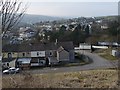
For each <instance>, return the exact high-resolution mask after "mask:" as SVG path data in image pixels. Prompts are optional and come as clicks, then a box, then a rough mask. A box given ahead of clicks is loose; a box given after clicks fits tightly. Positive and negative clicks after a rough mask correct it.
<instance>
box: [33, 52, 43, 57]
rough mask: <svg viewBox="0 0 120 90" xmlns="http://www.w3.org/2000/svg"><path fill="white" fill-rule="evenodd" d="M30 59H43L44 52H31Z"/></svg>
mask: <svg viewBox="0 0 120 90" xmlns="http://www.w3.org/2000/svg"><path fill="white" fill-rule="evenodd" d="M31 57H45V51H32V52H31Z"/></svg>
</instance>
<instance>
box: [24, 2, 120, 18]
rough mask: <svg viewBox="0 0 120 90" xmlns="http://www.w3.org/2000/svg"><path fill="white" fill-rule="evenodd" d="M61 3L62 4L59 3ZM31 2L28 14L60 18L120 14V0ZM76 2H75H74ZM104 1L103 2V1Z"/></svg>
mask: <svg viewBox="0 0 120 90" xmlns="http://www.w3.org/2000/svg"><path fill="white" fill-rule="evenodd" d="M59 1H60V2H59ZM59 1H58V2H55V1H54V0H49V2H48V0H45V1H44V2H42V1H41V0H39V1H37V0H34V2H33V0H30V1H29V8H28V9H27V12H26V13H28V14H37V15H48V16H59V17H64V16H65V17H80V16H84V17H88V16H107V15H117V14H118V0H112V1H111V0H109V1H108V0H104V1H103V2H100V0H97V1H96V2H95V0H89V2H88V0H85V1H84V2H83V1H82V0H79V1H78V0H72V1H71V0H64V2H63V1H62V0H59ZM73 1H74V2H73ZM101 1H102V0H101Z"/></svg>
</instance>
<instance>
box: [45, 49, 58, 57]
mask: <svg viewBox="0 0 120 90" xmlns="http://www.w3.org/2000/svg"><path fill="white" fill-rule="evenodd" d="M45 56H46V57H57V54H56V50H46V52H45Z"/></svg>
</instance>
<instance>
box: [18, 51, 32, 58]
mask: <svg viewBox="0 0 120 90" xmlns="http://www.w3.org/2000/svg"><path fill="white" fill-rule="evenodd" d="M23 53H24V55H23ZM18 57H20V58H23V57H31V54H30V52H19V53H18Z"/></svg>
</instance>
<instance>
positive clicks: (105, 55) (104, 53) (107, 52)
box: [95, 48, 118, 60]
mask: <svg viewBox="0 0 120 90" xmlns="http://www.w3.org/2000/svg"><path fill="white" fill-rule="evenodd" d="M111 52H112V49H111V48H109V49H99V50H96V51H95V53H97V54H98V55H100V56H101V57H103V58H105V59H107V60H118V58H117V57H114V56H112V55H111Z"/></svg>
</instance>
